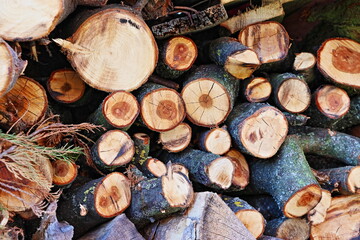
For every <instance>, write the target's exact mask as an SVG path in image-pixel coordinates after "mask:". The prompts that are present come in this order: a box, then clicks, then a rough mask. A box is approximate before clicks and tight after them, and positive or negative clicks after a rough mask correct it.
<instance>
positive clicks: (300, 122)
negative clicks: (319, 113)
mask: <svg viewBox="0 0 360 240" xmlns="http://www.w3.org/2000/svg"><path fill="white" fill-rule="evenodd" d="M283 114H284V115H285V117H286V119H287V121H288V123H289V125H290V126H292V127H296V126H304V125H306V123H307V121H308V120H309V119H310V117H308V116H306V115H304V114H295V113H289V112H283Z"/></svg>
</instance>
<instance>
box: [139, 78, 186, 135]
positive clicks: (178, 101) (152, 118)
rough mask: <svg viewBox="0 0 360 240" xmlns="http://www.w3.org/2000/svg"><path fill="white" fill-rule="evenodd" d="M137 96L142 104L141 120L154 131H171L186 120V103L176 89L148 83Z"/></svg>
mask: <svg viewBox="0 0 360 240" xmlns="http://www.w3.org/2000/svg"><path fill="white" fill-rule="evenodd" d="M136 96H137V99H138V101H139V103H140V109H141V119H142V121H143V123H144V124H145V125H146V126H147V127H148V128H149V129H151V130H153V131H157V132H162V131H169V130H171V129H173V128H175V127H176V126H177V125H179V124H180V123H181V122H182V121H183V120H184V118H185V115H186V114H185V105H184V101H183V100H182V98H181V96H180V94H179V93H178V92H176V91H175V90H174V89H171V88H166V87H164V86H162V85H159V84H155V83H147V84H145V85H144V86H142V87H141V88H140V89H139V90H138V92H137V94H136Z"/></svg>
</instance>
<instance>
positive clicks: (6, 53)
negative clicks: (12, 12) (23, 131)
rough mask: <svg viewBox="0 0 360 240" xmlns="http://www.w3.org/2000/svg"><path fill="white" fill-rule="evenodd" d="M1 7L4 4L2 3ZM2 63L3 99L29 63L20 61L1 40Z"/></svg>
mask: <svg viewBox="0 0 360 240" xmlns="http://www.w3.org/2000/svg"><path fill="white" fill-rule="evenodd" d="M0 5H2V4H1V3H0ZM0 18H1V17H0ZM0 28H1V27H0ZM0 35H1V33H0ZM0 62H2V64H1V68H0V80H1V81H0V82H1V85H0V97H1V96H3V95H5V94H6V93H8V92H9V91H10V90H11V89H12V88H13V87H14V85H15V83H16V80H17V79H18V78H19V76H20V75H21V74H22V73H23V72H24V70H25V68H26V66H27V61H24V60H22V59H20V57H19V56H18V54H17V53H16V52H15V51H14V50H13V49H12V48H11V47H10V46H9V45H8V44H7V43H6V42H5V41H4V40H2V39H1V38H0Z"/></svg>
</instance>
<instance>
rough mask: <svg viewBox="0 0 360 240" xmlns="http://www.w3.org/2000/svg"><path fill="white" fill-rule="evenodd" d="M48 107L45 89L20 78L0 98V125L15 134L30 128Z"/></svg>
mask: <svg viewBox="0 0 360 240" xmlns="http://www.w3.org/2000/svg"><path fill="white" fill-rule="evenodd" d="M47 107H48V100H47V96H46V92H45V89H44V88H43V87H42V86H41V85H40V84H39V83H38V82H36V81H35V80H33V79H31V78H28V77H20V78H19V79H18V80H17V81H16V84H15V85H14V87H13V88H12V89H11V91H10V92H8V93H7V94H5V95H4V96H3V97H1V98H0V125H1V126H2V127H3V128H5V129H10V128H12V130H13V131H15V132H20V131H24V130H26V129H28V128H30V127H32V126H33V125H34V124H35V123H37V122H38V121H39V120H40V119H41V118H42V117H44V115H45V112H46V110H47Z"/></svg>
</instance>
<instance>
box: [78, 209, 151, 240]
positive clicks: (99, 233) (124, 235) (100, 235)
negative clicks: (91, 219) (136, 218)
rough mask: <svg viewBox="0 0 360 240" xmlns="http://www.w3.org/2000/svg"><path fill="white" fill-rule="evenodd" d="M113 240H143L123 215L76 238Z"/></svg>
mask: <svg viewBox="0 0 360 240" xmlns="http://www.w3.org/2000/svg"><path fill="white" fill-rule="evenodd" d="M105 239H108V240H114V239H124V240H125V239H131V240H144V238H143V237H142V236H141V235H140V233H139V232H138V231H137V230H136V228H135V226H134V224H133V223H132V222H130V221H129V219H128V218H127V217H126V215H125V214H120V215H119V216H117V217H115V218H114V219H113V220H111V221H110V222H108V223H104V224H103V225H101V226H99V227H97V228H96V229H95V230H92V231H91V232H89V233H87V234H85V235H84V236H82V237H80V238H78V240H105Z"/></svg>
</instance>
